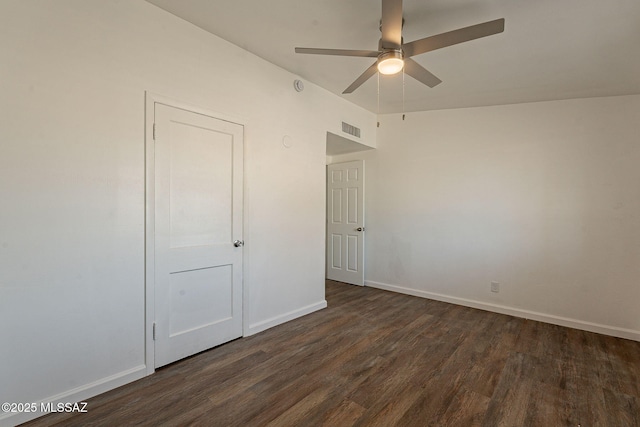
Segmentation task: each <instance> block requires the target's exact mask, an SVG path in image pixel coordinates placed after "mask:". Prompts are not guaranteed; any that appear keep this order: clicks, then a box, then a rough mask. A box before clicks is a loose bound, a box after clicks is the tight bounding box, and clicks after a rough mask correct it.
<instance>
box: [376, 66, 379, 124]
mask: <svg viewBox="0 0 640 427" xmlns="http://www.w3.org/2000/svg"><path fill="white" fill-rule="evenodd" d="M377 74H378V112H377V113H378V114H377V115H378V117H380V73H379V72H378V73H377ZM376 126H377V127H380V120H378V123H377V124H376Z"/></svg>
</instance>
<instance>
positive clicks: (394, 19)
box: [380, 0, 402, 49]
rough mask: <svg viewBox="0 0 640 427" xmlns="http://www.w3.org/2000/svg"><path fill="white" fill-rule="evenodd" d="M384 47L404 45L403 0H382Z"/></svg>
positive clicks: (390, 47)
mask: <svg viewBox="0 0 640 427" xmlns="http://www.w3.org/2000/svg"><path fill="white" fill-rule="evenodd" d="M380 31H382V47H383V48H385V49H400V47H402V0H382V21H381V22H380Z"/></svg>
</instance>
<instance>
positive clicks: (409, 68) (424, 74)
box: [404, 58, 442, 87]
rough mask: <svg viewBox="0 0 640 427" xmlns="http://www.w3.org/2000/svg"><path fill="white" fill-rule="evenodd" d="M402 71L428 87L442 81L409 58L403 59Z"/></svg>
mask: <svg viewBox="0 0 640 427" xmlns="http://www.w3.org/2000/svg"><path fill="white" fill-rule="evenodd" d="M404 72H405V73H407V74H408V75H410V76H411V77H413V78H414V79H416V80H418V81H419V82H421V83H424V84H426V85H427V86H429V87H435V86H437V85H439V84H440V83H442V80H440V79H439V78H437V77H436V76H435V75H433V74H431V72H430V71H428V70H427V69H425V68H424V67H423V66H422V65H420V64H418V63H417V62H416V61H414V60H413V59H410V58H407V59H405V60H404Z"/></svg>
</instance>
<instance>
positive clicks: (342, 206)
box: [327, 160, 364, 286]
mask: <svg viewBox="0 0 640 427" xmlns="http://www.w3.org/2000/svg"><path fill="white" fill-rule="evenodd" d="M327 279H330V280H337V281H339V282H346V283H351V284H354V285H360V286H364V161H363V160H355V161H352V162H345V163H336V164H333V165H329V166H327Z"/></svg>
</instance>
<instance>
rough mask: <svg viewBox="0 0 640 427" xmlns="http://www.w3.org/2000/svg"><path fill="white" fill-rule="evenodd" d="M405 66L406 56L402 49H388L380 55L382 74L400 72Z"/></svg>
mask: <svg viewBox="0 0 640 427" xmlns="http://www.w3.org/2000/svg"><path fill="white" fill-rule="evenodd" d="M403 67H404V58H403V55H402V51H400V50H388V51H386V52H383V53H382V54H381V55H380V56H379V57H378V71H379V72H380V74H385V75H391V74H396V73H399V72H400V71H401V70H402V68H403Z"/></svg>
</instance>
